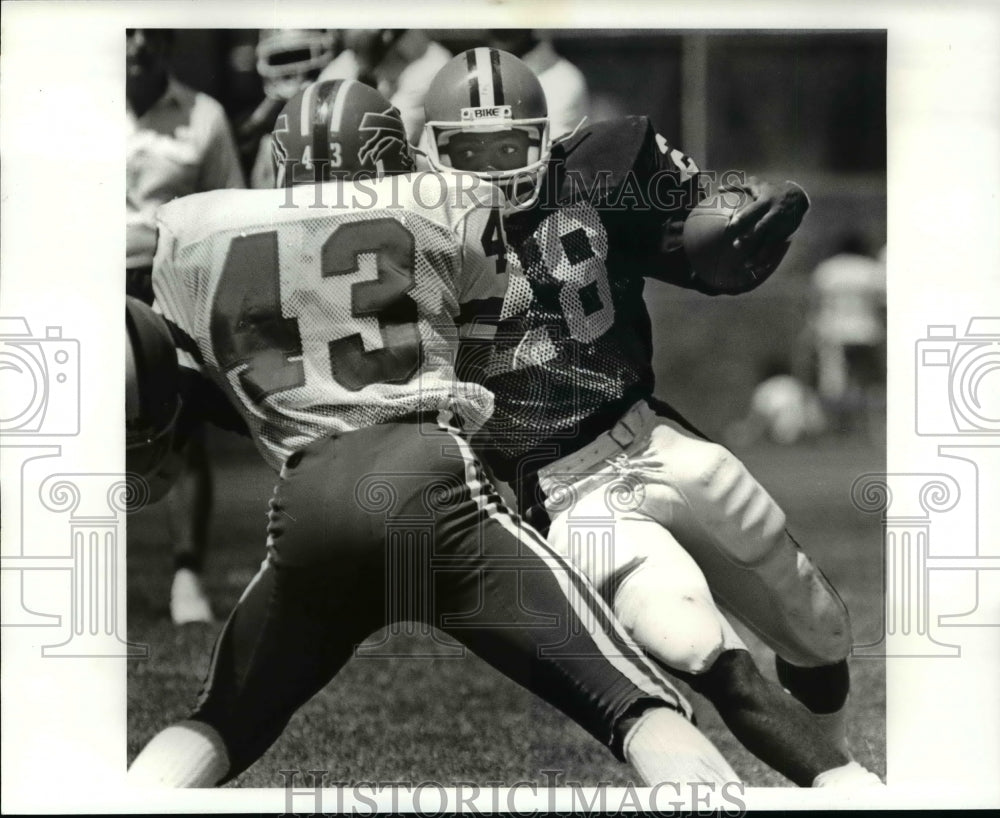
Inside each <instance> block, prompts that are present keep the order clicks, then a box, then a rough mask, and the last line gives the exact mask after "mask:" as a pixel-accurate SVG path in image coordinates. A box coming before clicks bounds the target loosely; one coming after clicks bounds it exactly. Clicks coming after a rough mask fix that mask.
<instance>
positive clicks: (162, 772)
mask: <svg viewBox="0 0 1000 818" xmlns="http://www.w3.org/2000/svg"><path fill="white" fill-rule="evenodd" d="M272 136H273V143H274V146H275V156H276V159H280V161H281V167H280V168H279V171H280V172H279V173H278V175H277V178H279V179H281V178H283V177H284V178H287V179H288V180H289V181H290V187H289V188H288V190H270V191H264V190H257V191H239V192H236V191H222V192H217V193H213V194H203V195H201V196H199V197H188V198H186V199H180V200H177V201H175V202H172V203H171V204H170V205H167V206H165V207H164V208H162V209H161V210H160V213H159V227H160V230H159V246H158V249H157V255H156V262H155V264H154V270H153V286H154V290H155V293H156V306H157V307H158V309H159V310H160V312H161V313H162V315H163V317H164V318H165V319H167V320H168V321H169V322H171V332H172V333H173V334H174V336H175V337H176V338H178V339H179V342H178V347H179V348H178V352H177V359H178V360H179V361H180V362H181V363H182V364H183V365H184V366H186V367H188V368H191V369H198V370H201V371H202V372H204V374H205V375H207V376H208V377H209V378H210V379H211V380H212V381H213V382H214V383H215V384H217V385H218V387H219V388H220V389H222V390H223V391H224V392H225V394H226V395H227V397H228V398H229V400H230V402H231V403H232V405H233V406H235V407H236V408H237V409H238V410H239V412H240V414H241V415H242V416H243V418H244V419H245V421H246V424H247V427H248V428H249V430H250V433H251V434H252V436H253V438H254V442H255V443H256V444H257V446H258V448H259V449H260V450H261V453H262V454H263V455H264V457H265V458H266V459H267V460H268V462H269V463H270V464H271V465H272V466H275V467H276V468H277V467H280V470H281V472H280V478H279V481H278V485H277V487H276V489H275V492H274V497H273V498H272V500H271V510H270V514H269V517H268V519H269V525H268V554H267V559H266V560H265V561H264V564H263V565H262V566H261V569H260V571H259V572H258V574H257V575H256V576H255V577H254V579H253V580H251V582H250V584H249V585H248V586H247V589H246V590H245V591H244V593H243V595H242V597H241V598H240V600H239V602H238V603H237V605H236V608H235V609H234V610H233V612H232V614H231V615H230V617H229V619H228V621H227V622H226V625H225V627H224V628H223V631H222V633H221V634H220V636H219V639H218V642H217V643H216V647H215V651H214V654H213V658H212V663H211V668H210V670H209V678H208V681H207V683H206V685H205V688H204V691H203V694H202V696H201V698H200V701H199V702H198V706H197V708H196V710H195V711H194V713H193V714H192V716H191V718H190V719H188V720H185V721H182V722H180V723H178V724H175V725H172V726H170V727H167V728H166V729H165V730H163V731H162V732H161V733H159V734H158V735H156V736H155V737H154V738H153V739H152V741H151V742H150V743H149V744H148V745H147V746H146V747H145V749H143V751H142V752H141V753H140V754H139V756H138V757H137V758H136V760H135V761H134V762H133V765H132V767H131V768H130V771H129V777H130V779H131V781H132V782H134V783H137V784H160V785H168V786H175V787H179V786H188V787H194V786H212V785H216V784H219V783H221V782H225V781H228V780H230V779H232V778H233V777H235V776H236V775H238V774H239V773H241V772H242V771H243V770H245V769H246V768H247V767H248V766H249V765H250V764H252V763H253V762H254V761H256V760H257V759H258V758H259V757H260V756H261V755H262V754H263V753H264V752H265V751H266V750H267V748H268V747H269V746H270V745H271V744H272V743H273V742H274V740H275V739H276V738H277V737H278V736H279V735H280V734H281V732H282V730H283V729H284V727H285V725H286V724H287V722H288V720H289V718H290V717H291V716H292V714H293V713H294V712H295V711H296V710H297V709H298V708H299V707H300V706H301V705H302V704H304V703H305V702H306V701H307V700H308V699H310V698H311V697H312V696H313V694H315V693H316V692H317V691H319V690H320V689H321V688H322V687H323V686H324V685H326V683H327V682H328V681H329V680H330V679H332V678H333V677H334V675H335V674H336V673H337V672H338V671H339V670H340V668H341V667H342V666H343V665H344V664H345V663H346V662H347V661H348V660H349V659H350V658H351V656H352V655H353V654H354V651H355V648H356V647H357V646H358V645H359V644H360V643H361V642H362V641H364V640H365V639H366V638H367V637H368V636H369V635H370V634H371V633H373V632H374V631H377V630H379V629H380V628H383V627H385V626H387V625H390V624H392V623H394V622H396V621H398V620H400V619H417V620H421V621H425V622H426V623H427V624H429V625H433V626H436V627H439V628H441V629H442V630H444V631H445V632H447V633H449V634H451V635H452V636H453V637H454V638H455V639H457V640H459V641H460V642H461V643H462V644H464V645H466V646H467V647H469V648H470V649H471V650H473V651H474V652H476V653H477V654H478V655H480V656H482V657H483V658H484V659H485V660H486V661H487V662H489V663H490V664H492V665H494V666H495V667H496V668H498V669H499V670H501V671H502V672H504V673H505V674H507V675H508V676H509V677H510V678H511V679H514V680H515V681H517V682H519V683H520V684H522V685H524V686H525V687H526V688H527V689H529V690H531V691H532V692H534V693H535V694H537V695H539V696H541V697H542V698H544V699H545V700H546V701H548V702H550V703H551V704H552V705H553V706H555V707H558V708H559V709H561V710H562V711H563V712H564V713H566V714H567V715H568V716H569V717H570V718H572V719H573V720H574V721H576V722H577V723H578V724H580V725H581V726H582V727H584V728H585V729H586V730H588V731H589V732H590V733H591V734H592V735H593V736H594V737H595V738H597V739H598V740H600V741H602V742H603V743H605V744H606V745H607V746H608V747H609V748H610V749H611V750H612V752H614V753H615V755H616V756H617V757H618V758H620V759H627V760H628V761H629V762H631V763H632V765H633V766H634V767H635V769H636V772H637V773H638V775H639V777H640V778H641V780H642V781H643V782H645V783H647V784H651V783H653V782H666V781H674V782H682V781H704V782H710V783H712V784H715V785H719V786H721V784H723V783H725V782H728V781H735V780H737V777H736V774H735V773H734V772H733V771H732V769H731V768H730V767H729V765H728V764H727V763H726V761H725V760H724V759H723V757H722V755H721V754H720V753H719V751H718V750H717V749H716V748H715V747H714V746H713V745H712V744H711V742H709V741H708V739H707V738H705V736H704V735H702V734H701V733H700V732H699V731H698V730H697V729H696V728H695V727H694V726H693V725H692V724H691V722H690V720H689V719H690V717H691V709H690V706H689V705H688V703H687V702H686V701H685V700H684V698H683V697H682V696H681V695H680V694H679V693H678V692H677V690H676V689H675V688H674V687H673V685H672V684H671V682H670V681H669V680H668V679H667V678H666V677H665V675H664V674H663V672H662V670H661V669H660V668H658V667H657V666H656V665H655V663H653V662H651V661H650V660H649V659H648V658H647V657H645V656H644V655H643V653H642V652H641V651H640V649H639V648H638V647H637V646H636V645H635V644H634V642H632V641H631V640H630V638H629V637H628V636H627V635H626V634H625V632H624V630H623V629H622V628H621V626H620V625H619V624H618V623H617V622H616V621H615V620H614V618H613V617H612V615H611V613H610V610H609V609H608V608H607V606H606V605H605V604H604V602H603V601H602V599H601V597H600V596H599V594H598V593H597V592H596V590H595V589H594V588H593V587H592V586H590V584H589V583H588V582H587V580H586V579H585V577H583V575H582V574H581V573H580V572H579V571H578V569H576V568H575V567H574V566H572V565H571V564H570V563H568V562H567V561H566V560H564V559H562V558H561V557H560V556H558V555H557V554H555V553H554V551H553V550H552V549H551V548H550V547H549V546H548V545H547V544H546V543H545V541H544V539H543V538H542V537H541V536H540V535H539V534H538V533H537V532H535V531H533V530H531V529H530V528H528V527H527V526H525V525H524V524H523V523H522V522H521V521H520V519H518V518H517V516H516V515H514V514H512V513H511V512H510V511H508V509H507V507H506V506H505V505H504V503H503V501H502V500H500V498H499V497H498V496H497V494H496V492H495V491H494V489H493V487H492V486H491V485H490V483H489V481H488V480H487V479H486V478H485V477H484V475H483V472H482V469H481V467H480V465H479V463H478V462H477V461H476V459H475V458H474V456H473V455H472V452H471V449H470V447H469V444H468V442H467V441H466V440H465V438H464V437H463V435H462V434H461V433H459V432H458V431H457V429H456V428H455V427H454V425H453V423H454V422H455V420H453V419H456V420H457V419H464V420H465V422H466V423H471V422H476V423H481V422H482V420H483V419H484V417H488V415H489V410H490V408H491V404H492V397H491V396H490V394H489V392H488V391H487V390H486V389H484V388H483V387H482V386H480V385H478V384H464V383H459V382H457V381H456V380H455V378H454V375H453V371H454V368H453V364H454V359H455V353H456V351H457V345H458V326H457V325H458V323H459V320H460V315H461V313H462V309H461V305H462V304H463V303H465V302H466V301H467V300H469V299H474V298H481V297H484V296H488V295H489V294H490V293H493V292H498V293H499V294H500V295H502V293H503V289H502V287H499V288H498V279H497V278H496V273H495V269H494V267H493V265H492V263H491V262H489V261H488V259H487V256H486V251H485V250H484V248H483V247H482V245H481V243H480V236H481V235H482V234H483V232H485V230H486V229H487V228H486V225H487V223H488V222H489V221H490V220H491V214H494V213H495V212H496V211H495V209H494V207H493V203H494V201H495V197H494V196H492V194H491V189H490V188H489V186H486V187H484V188H480V190H479V191H468V190H466V191H462V190H453V189H452V187H450V186H451V185H452V184H453V180H443V182H442V184H443V186H444V188H446V189H448V190H449V191H450V192H453V193H454V194H455V195H456V196H457V199H455V200H454V203H452V200H451V199H450V197H449V201H447V202H446V201H443V200H442V201H440V202H438V203H437V204H423V203H422V201H423V200H426V199H428V198H429V197H428V195H427V194H426V192H425V193H424V194H420V193H418V192H417V191H416V185H418V184H419V183H420V179H421V177H420V176H413V175H405V174H407V172H408V171H409V170H410V169H412V167H413V164H412V157H411V155H410V150H409V147H408V145H407V143H406V138H405V132H404V129H403V123H402V121H401V119H400V116H399V112H398V111H396V109H395V108H393V107H392V106H391V105H390V104H389V102H388V101H386V100H385V98H384V97H382V96H381V94H379V93H378V92H377V91H375V90H374V89H372V88H369V87H367V86H365V85H362V84H361V83H359V82H355V81H353V80H335V81H329V82H317V83H313V84H311V85H308V86H307V87H306V88H305V89H303V91H301V92H300V93H299V94H297V95H296V96H294V97H293V98H292V99H291V100H290V101H289V103H288V105H287V106H286V108H285V109H284V112H283V113H282V115H280V116H279V117H278V120H277V123H276V125H275V129H274V131H273V134H272ZM334 157H336V161H334ZM319 175H322V178H323V179H324V180H329V181H326V182H325V184H322V185H320V184H319V183H318V182H317V180H316V176H319ZM382 176H384V177H385V178H381V179H377V180H376V179H373V178H372V177H382ZM362 181H365V185H364V188H362V187H361V183H362ZM439 181H441V180H439ZM314 183H315V184H317V188H316V190H309V189H306V190H302V187H303V186H304V185H309V186H312V185H313V184H314ZM438 188H439V189H441V186H438ZM361 190H366V191H368V193H369V194H370V195H369V196H366V197H364V198H363V201H365V202H367V205H363V206H353V205H348V206H345V207H339V208H336V207H334V208H322V207H321V208H316V207H315V206H310V205H314V201H315V197H316V196H322V197H323V198H325V199H326V201H333V200H338V201H350V200H351V199H352V198H353V194H355V193H357V192H359V191H361ZM296 193H298V194H299V201H298V205H297V206H292V207H289V205H288V203H287V201H286V199H287V197H292V198H294V194H296ZM338 194H343V198H342V199H341V198H339V197H338ZM371 196H373V197H374V204H373V203H372V198H371ZM151 336H152V337H159V338H161V339H162V338H163V337H164V334H163V333H162V332H161V333H159V334H157V335H153V334H151ZM167 357H169V356H167ZM141 360H147V358H146V357H143V358H142V359H141ZM141 382H142V379H141V378H136V383H141ZM171 405H172V404H169V403H168V405H167V406H166V407H165V408H164V409H163V411H162V412H161V413H160V418H161V420H162V418H163V417H164V416H166V414H167V412H168V411H169V409H170V407H171ZM162 425H163V424H162V422H160V423H145V424H141V425H140V426H141V428H142V429H143V430H144V433H143V435H142V437H141V439H142V440H143V441H147V442H149V443H152V442H153V440H154V439H155V438H158V437H159V436H161V432H162V428H161V427H162ZM149 430H152V431H149ZM331 729H336V725H331ZM345 738H349V737H345Z"/></svg>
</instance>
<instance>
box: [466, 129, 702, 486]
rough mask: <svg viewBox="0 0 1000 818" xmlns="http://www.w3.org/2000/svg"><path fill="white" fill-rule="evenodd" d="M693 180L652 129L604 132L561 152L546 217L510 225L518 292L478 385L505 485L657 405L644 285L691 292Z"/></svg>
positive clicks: (542, 213) (585, 134)
mask: <svg viewBox="0 0 1000 818" xmlns="http://www.w3.org/2000/svg"><path fill="white" fill-rule="evenodd" d="M697 173H698V169H697V167H696V166H695V165H694V163H693V162H692V161H691V159H689V158H688V157H687V156H685V155H684V154H683V153H681V152H680V151H679V150H676V149H675V148H673V147H672V146H671V145H669V144H668V143H667V141H666V140H665V139H664V138H663V137H662V136H660V135H659V134H657V133H656V131H655V130H654V129H653V126H652V124H651V123H650V122H649V120H648V119H646V118H645V117H627V118H623V119H618V120H612V121H608V122H600V123H596V124H594V125H592V126H590V127H588V128H585V129H582V130H581V131H580V132H578V133H577V134H576V135H575V136H574V137H573V138H572V139H570V140H567V141H566V142H563V143H560V144H557V145H556V146H555V147H554V148H553V152H552V160H551V162H550V165H549V169H548V172H547V174H546V177H545V181H544V187H543V190H542V193H541V195H540V197H539V202H538V204H536V205H535V206H534V207H533V208H531V209H530V210H527V211H522V212H518V213H514V214H511V215H509V216H507V217H506V219H505V222H504V228H505V236H504V237H503V238H504V239H505V241H506V243H505V247H506V259H505V261H506V266H507V272H508V274H509V276H510V280H509V286H508V291H507V296H506V298H505V301H504V305H503V309H502V312H501V315H500V318H501V320H500V322H499V325H498V330H497V334H496V338H495V340H494V343H493V347H492V350H491V352H490V354H489V355H488V356H483V357H482V360H481V363H482V365H483V368H484V371H483V372H482V373H481V375H480V376H481V377H482V379H483V382H484V383H485V385H486V386H487V387H488V388H489V389H490V390H491V391H492V392H493V393H494V396H495V404H494V406H495V408H494V415H493V418H492V420H491V421H490V423H489V424H488V425H487V427H486V430H485V431H486V435H487V436H488V437H487V438H486V440H484V443H485V448H484V450H483V455H484V457H486V458H488V459H489V461H490V462H491V465H492V466H493V468H494V470H495V472H496V474H497V476H499V477H500V478H501V479H505V480H513V479H515V477H516V476H517V475H518V474H520V476H523V475H524V473H525V472H531V471H534V470H535V469H537V468H539V467H541V466H542V465H544V464H545V463H546V462H551V461H552V460H556V459H558V458H559V457H562V456H563V455H565V454H568V453H570V452H572V451H574V450H575V449H577V448H579V447H580V446H582V445H584V444H585V443H587V442H588V441H589V440H590V439H592V438H593V437H594V436H595V435H597V434H599V433H600V432H602V431H605V430H606V429H607V428H609V427H610V426H611V425H613V424H614V422H615V421H616V420H617V419H618V418H619V417H620V416H621V415H622V414H623V413H624V411H625V410H626V409H627V408H628V407H629V406H630V405H631V404H633V403H634V402H635V401H637V400H639V399H641V398H645V397H648V396H649V395H650V394H651V393H652V390H653V371H652V341H651V332H650V319H649V313H648V311H647V309H646V305H645V303H644V301H643V286H644V279H645V277H646V276H649V275H653V276H655V277H657V278H659V279H662V280H667V281H671V282H672V283H676V284H680V285H682V286H696V285H695V283H694V282H693V281H692V280H691V277H690V269H689V267H688V265H687V262H686V260H685V257H684V253H683V249H682V248H681V244H680V236H681V232H680V231H681V226H682V224H683V221H684V218H685V217H686V215H687V213H688V212H689V211H690V209H691V207H692V206H693V205H694V203H695V197H696V195H697V184H698V181H697V179H698V177H697ZM486 244H487V242H486V241H484V245H486ZM528 461H530V463H529V462H528Z"/></svg>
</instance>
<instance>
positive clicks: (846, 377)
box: [812, 232, 886, 432]
mask: <svg viewBox="0 0 1000 818" xmlns="http://www.w3.org/2000/svg"><path fill="white" fill-rule="evenodd" d="M812 287H813V299H814V307H813V316H812V329H813V333H814V339H815V345H816V366H817V382H818V388H819V394H820V399H821V400H822V402H823V406H824V408H825V409H826V411H827V413H828V415H829V416H830V417H831V418H834V429H835V430H836V431H840V432H853V431H868V432H872V431H873V429H872V428H871V426H872V425H873V424H874V423H877V419H876V417H875V416H876V415H877V414H878V413H880V412H883V411H884V408H885V406H884V400H885V396H884V383H885V340H886V270H885V263H884V262H880V261H878V260H877V259H875V258H874V257H873V253H872V252H871V250H870V249H869V247H868V245H867V242H866V240H865V238H864V237H863V236H862V235H861V234H860V233H855V232H850V233H846V234H844V235H843V236H842V237H841V239H840V241H839V243H838V245H837V250H836V252H835V253H834V254H833V255H832V256H830V257H829V258H827V259H826V260H825V261H822V262H820V263H819V264H818V265H817V266H816V269H815V271H814V272H813V275H812Z"/></svg>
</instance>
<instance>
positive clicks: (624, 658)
mask: <svg viewBox="0 0 1000 818" xmlns="http://www.w3.org/2000/svg"><path fill="white" fill-rule="evenodd" d="M442 428H445V429H446V431H448V433H449V434H450V435H451V436H452V438H453V439H454V440H455V442H456V443H457V444H458V447H459V450H460V451H461V453H462V457H463V459H464V461H465V473H466V484H467V485H468V487H469V489H470V491H471V496H472V498H473V499H474V501H475V502H476V503H477V505H478V506H479V508H480V510H482V511H483V512H485V513H486V514H487V515H488V516H489V518H490V519H492V520H495V521H496V522H498V523H500V524H501V525H502V526H503V527H504V528H505V529H506V530H507V531H508V532H509V533H510V534H512V535H513V536H515V537H517V539H518V540H519V541H520V542H521V543H524V544H525V545H527V546H528V548H530V549H531V551H532V552H533V553H534V554H535V555H536V556H538V557H539V558H540V559H541V560H542V561H543V562H544V563H546V564H548V565H552V575H553V577H554V578H555V579H556V581H557V582H558V583H559V587H560V588H561V589H562V591H563V594H564V595H565V596H566V598H567V599H568V600H569V601H570V603H571V605H572V606H573V611H574V613H575V614H576V616H577V617H578V618H579V619H580V621H581V622H582V623H583V624H584V627H585V628H586V630H587V633H588V634H589V636H590V637H591V638H592V639H593V641H594V643H595V645H596V646H597V648H598V649H599V650H600V651H601V653H602V654H603V655H604V658H605V659H607V660H608V661H609V662H610V663H611V664H612V665H613V666H614V667H615V669H617V670H618V671H619V672H620V673H621V674H622V675H623V676H625V678H627V679H628V680H629V681H630V682H632V684H634V685H635V686H636V687H638V688H639V689H640V690H642V691H643V692H644V693H646V694H648V695H651V696H656V697H657V698H660V699H663V700H664V701H665V702H666V703H667V704H668V705H669V706H671V707H672V708H673V709H675V710H677V711H678V712H680V713H682V714H683V715H684V716H686V717H687V718H691V717H692V710H691V706H690V705H689V704H688V702H687V701H686V700H685V699H684V698H683V697H682V696H681V695H680V693H679V692H678V691H677V690H676V689H675V688H674V686H673V685H672V684H671V683H670V681H669V680H668V679H667V678H666V676H665V675H664V674H663V673H662V672H661V671H660V670H659V669H658V668H657V667H656V665H654V664H653V663H652V662H651V661H650V660H649V659H647V658H646V657H645V655H644V654H643V653H642V650H641V649H640V648H639V646H638V645H636V643H635V642H634V641H633V640H632V639H631V638H630V637H629V636H628V634H626V633H625V631H624V629H623V628H622V626H621V625H620V624H619V623H618V621H617V620H616V619H615V618H614V614H613V613H612V612H611V610H610V609H609V608H608V606H607V604H606V603H605V602H604V600H603V599H602V598H601V597H600V596H599V595H598V594H597V592H596V591H595V590H594V588H593V586H591V585H590V583H589V581H588V580H587V579H586V577H584V576H583V574H582V573H581V572H580V571H579V570H578V569H577V568H576V566H574V565H573V564H572V563H570V562H568V561H567V560H565V559H564V558H563V557H562V556H560V555H559V554H557V553H555V552H554V551H553V550H552V549H551V548H550V547H549V545H548V543H546V542H545V540H544V539H542V537H541V536H540V535H539V534H538V533H537V532H535V531H534V530H533V529H531V528H529V527H528V526H525V525H524V524H523V523H522V522H521V519H520V518H519V517H518V516H517V515H515V514H513V513H511V512H510V511H509V510H508V509H507V507H506V506H505V505H504V504H503V502H502V500H501V499H500V498H499V497H498V496H497V495H496V494H493V493H491V492H488V490H487V486H488V485H489V483H488V481H487V480H486V478H485V475H484V474H483V472H482V470H481V467H480V466H479V464H478V462H477V460H476V458H475V455H474V454H473V453H472V450H471V448H470V447H469V444H468V443H467V442H466V441H465V439H464V438H463V437H462V436H461V435H459V434H457V433H456V431H455V430H454V429H452V428H448V427H446V426H442ZM610 632H614V633H615V634H616V636H617V637H618V639H619V643H618V645H616V644H615V643H614V642H613V641H612V639H611V638H610V636H609V635H608V634H609V633H610Z"/></svg>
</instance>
